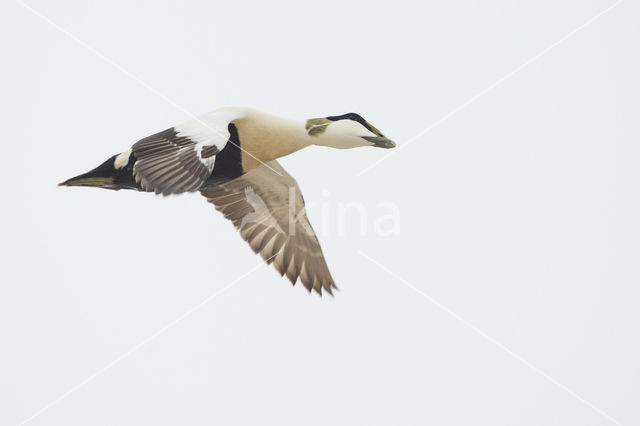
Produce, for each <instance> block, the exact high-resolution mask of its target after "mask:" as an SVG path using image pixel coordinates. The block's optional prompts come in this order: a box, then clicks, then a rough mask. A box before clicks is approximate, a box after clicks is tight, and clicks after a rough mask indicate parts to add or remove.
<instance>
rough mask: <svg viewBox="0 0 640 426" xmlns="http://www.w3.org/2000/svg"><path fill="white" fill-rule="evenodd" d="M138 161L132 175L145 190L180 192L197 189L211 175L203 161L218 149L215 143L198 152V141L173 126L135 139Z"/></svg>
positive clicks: (165, 193)
mask: <svg viewBox="0 0 640 426" xmlns="http://www.w3.org/2000/svg"><path fill="white" fill-rule="evenodd" d="M132 150H133V154H134V155H135V157H136V162H135V164H134V166H133V175H134V177H135V179H136V182H139V183H140V186H142V189H144V190H145V191H153V192H155V193H156V194H163V195H169V194H177V193H180V192H189V191H195V190H197V189H198V188H200V187H201V186H202V184H203V183H204V182H205V181H206V180H207V178H208V177H209V175H211V169H210V168H209V167H207V166H206V165H205V164H204V163H203V162H202V160H201V158H202V157H201V156H202V152H204V151H205V150H206V154H207V156H208V157H211V156H213V155H215V154H214V153H217V152H218V149H217V147H215V145H211V146H205V147H204V148H203V149H202V150H201V152H197V151H196V143H195V142H194V141H192V140H191V139H189V138H188V137H185V136H178V134H177V133H176V132H175V130H173V128H171V129H168V130H165V131H163V132H160V133H157V134H155V135H151V136H149V137H146V138H144V139H141V140H140V141H138V142H136V143H135V144H134V145H133V147H132Z"/></svg>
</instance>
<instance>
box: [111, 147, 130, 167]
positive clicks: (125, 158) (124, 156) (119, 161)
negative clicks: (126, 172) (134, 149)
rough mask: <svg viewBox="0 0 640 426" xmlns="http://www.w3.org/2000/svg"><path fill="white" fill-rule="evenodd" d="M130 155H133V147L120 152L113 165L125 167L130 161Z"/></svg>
mask: <svg viewBox="0 0 640 426" xmlns="http://www.w3.org/2000/svg"><path fill="white" fill-rule="evenodd" d="M130 156H131V148H129V149H128V150H126V151H125V152H123V153H120V154H118V156H117V157H116V159H115V160H114V161H113V167H115V168H116V169H121V168H123V167H124V166H126V165H127V163H128V162H129V157H130Z"/></svg>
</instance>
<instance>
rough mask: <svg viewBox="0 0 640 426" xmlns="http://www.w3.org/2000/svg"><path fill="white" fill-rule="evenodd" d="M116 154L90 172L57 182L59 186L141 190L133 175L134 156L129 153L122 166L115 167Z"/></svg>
mask: <svg viewBox="0 0 640 426" xmlns="http://www.w3.org/2000/svg"><path fill="white" fill-rule="evenodd" d="M116 157H118V155H114V156H113V157H111V158H109V159H108V160H107V161H105V162H104V163H102V164H100V165H99V166H98V167H96V168H95V169H93V170H91V171H90V172H87V173H83V174H81V175H78V176H76V177H72V178H71V179H67V180H66V181H64V182H62V183H60V184H58V185H59V186H93V187H98V188H105V189H115V190H118V189H137V190H138V191H142V188H141V187H140V185H139V184H138V183H137V182H136V180H135V178H134V177H133V164H134V163H135V156H134V155H133V154H130V155H129V161H128V163H127V164H125V165H124V166H122V167H120V168H119V169H116V167H115V161H116Z"/></svg>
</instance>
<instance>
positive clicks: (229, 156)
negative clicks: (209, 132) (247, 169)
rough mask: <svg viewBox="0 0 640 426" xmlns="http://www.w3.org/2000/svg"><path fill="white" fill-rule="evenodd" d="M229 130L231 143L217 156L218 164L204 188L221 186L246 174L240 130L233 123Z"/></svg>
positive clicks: (230, 124)
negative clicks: (243, 165) (243, 168)
mask: <svg viewBox="0 0 640 426" xmlns="http://www.w3.org/2000/svg"><path fill="white" fill-rule="evenodd" d="M227 128H228V130H229V141H228V142H227V144H226V145H225V147H224V148H223V149H222V151H220V152H219V153H218V154H217V155H216V164H215V166H214V167H213V172H211V176H210V177H209V179H207V181H206V182H205V184H204V185H203V186H204V187H211V186H215V185H219V184H220V183H223V182H227V181H229V180H231V179H235V178H237V177H238V176H241V175H242V174H243V173H244V170H242V150H241V148H240V138H239V136H238V129H237V128H236V126H235V124H233V123H229V126H228V127H227Z"/></svg>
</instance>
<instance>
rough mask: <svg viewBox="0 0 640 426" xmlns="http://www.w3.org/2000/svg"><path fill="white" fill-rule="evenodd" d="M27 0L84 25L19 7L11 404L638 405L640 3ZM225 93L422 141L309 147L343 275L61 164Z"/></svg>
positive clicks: (503, 412) (171, 411) (80, 160)
mask: <svg viewBox="0 0 640 426" xmlns="http://www.w3.org/2000/svg"><path fill="white" fill-rule="evenodd" d="M28 4H29V5H30V6H31V7H32V8H33V9H35V11H37V13H40V14H42V15H44V16H45V17H47V18H48V19H50V20H51V21H52V22H54V23H55V25H57V26H59V28H60V29H62V30H63V31H67V32H68V33H69V34H71V35H72V36H70V35H69V34H65V33H64V32H62V31H61V30H60V29H56V28H55V27H54V26H53V25H52V24H50V23H48V22H47V21H46V20H45V19H43V18H42V17H39V16H37V15H36V14H35V13H34V12H32V11H30V10H29V9H27V8H25V7H23V6H21V5H20V4H19V3H16V2H13V1H7V2H3V4H2V6H1V10H0V20H1V22H2V25H1V26H0V28H1V29H0V31H1V34H0V35H1V39H2V40H3V42H2V82H1V83H0V84H1V85H2V102H1V103H0V108H2V111H1V116H2V120H3V126H2V127H3V133H4V138H3V145H2V146H3V147H4V151H3V162H2V163H3V164H2V167H1V168H0V170H1V171H2V183H3V208H2V221H1V223H2V229H1V232H2V234H1V235H2V252H3V253H2V257H1V258H2V280H1V283H0V342H2V343H1V345H2V346H1V350H0V424H2V425H17V424H20V423H21V422H24V421H25V420H29V422H28V423H27V424H30V425H65V426H70V425H141V424H153V425H176V424H188V425H212V424H216V425H217V424H219V425H257V424H278V425H354V424H363V425H364V424H366V425H389V424H401V425H425V424H429V425H490V426H497V425H505V426H507V425H509V426H510V425H581V426H589V425H614V424H616V422H619V424H622V425H625V426H626V425H634V424H640V409H639V407H638V401H639V400H640V388H639V386H638V382H639V381H640V365H639V364H638V360H639V359H640V345H639V342H638V337H639V336H640V334H639V332H640V310H639V309H638V299H639V297H640V291H639V289H638V286H639V284H640V279H639V278H640V273H639V272H638V257H639V255H640V250H639V245H638V239H639V237H640V227H639V221H638V217H640V199H639V198H640V195H639V194H640V193H639V191H638V183H639V182H640V170H639V167H638V164H639V162H640V148H639V146H638V143H639V142H640V119H639V117H640V78H639V76H640V58H639V56H638V52H639V46H638V45H639V41H640V26H638V22H640V5H639V4H638V3H637V2H635V1H631V0H628V1H625V2H622V3H619V4H617V5H616V6H615V7H614V8H612V9H610V10H608V11H607V12H606V13H605V14H603V15H602V16H600V17H599V18H597V19H596V20H594V21H592V22H591V21H590V20H591V19H592V18H594V17H595V16H596V15H598V14H599V13H600V12H601V11H603V10H605V9H607V8H609V7H610V6H612V5H614V4H616V3H615V2H614V1H611V0H607V1H605V0H597V1H591V0H589V1H584V0H583V1H563V2H557V1H547V0H544V1H540V0H536V1H515V2H511V1H483V2H476V1H471V0H468V1H453V2H452V1H444V0H441V1H427V2H413V1H412V2H404V1H394V2H386V1H385V2H372V1H366V2H348V3H342V2H337V1H335V2H334V1H322V2H313V3H308V4H304V5H303V4H300V3H298V2H293V1H291V2H274V3H271V2H270V3H262V2H232V1H227V2H209V1H202V2H195V1H194V2H156V1H142V2H125V1H109V2H79V1H74V2H68V1H60V2H47V1H43V0H31V1H28ZM585 22H590V25H588V26H586V27H584V28H582V29H580V30H579V31H577V32H575V33H573V34H572V36H571V37H570V38H568V39H565V40H564V41H563V42H562V43H560V44H558V45H556V46H555V47H553V48H552V49H550V50H545V49H547V48H549V47H550V46H552V45H554V43H556V42H558V41H559V40H562V39H563V37H565V36H566V35H567V34H570V33H572V31H574V30H575V29H577V28H579V27H581V26H582V25H583V24H584V23H585ZM74 38H75V39H74ZM88 47H89V48H88ZM91 49H95V51H92V50H91ZM96 52H98V53H96ZM540 52H545V53H544V54H543V55H542V56H540V57H537V58H536V55H538V54H539V53H540ZM101 55H103V57H101ZM532 58H535V60H533V61H530V59H532ZM110 62H112V63H110ZM522 64H526V65H525V66H524V67H521V65H522ZM514 70H516V71H517V72H516V73H515V74H511V73H512V71H514ZM132 76H133V77H132ZM505 76H507V77H508V78H507V79H506V80H501V79H502V78H503V77H505ZM137 79H138V80H139V81H138V80H137ZM499 81H500V84H498V85H497V86H495V87H494V88H492V89H491V90H485V89H488V88H491V87H492V85H494V83H496V82H499ZM149 88H152V90H149ZM479 93H480V94H481V96H480V97H478V98H475V99H474V96H475V95H477V94H479ZM167 99H168V100H169V101H168V100H167ZM470 100H473V102H471V103H470V104H467V102H468V101H470ZM226 105H244V106H251V107H256V108H260V109H263V110H266V111H269V112H272V113H275V114H278V115H282V116H285V117H292V118H309V117H319V116H326V115H335V114H342V113H346V112H350V111H355V112H358V113H360V114H362V115H363V116H364V117H365V118H367V119H368V120H369V121H370V122H371V123H373V124H374V125H375V126H377V127H378V128H379V129H381V130H382V131H383V132H384V133H385V134H387V135H388V136H389V137H391V138H393V139H394V140H396V142H397V143H398V145H399V146H400V148H399V149H397V150H396V152H394V154H393V155H391V156H389V157H388V158H387V159H385V160H384V161H382V162H381V163H379V164H378V165H377V166H376V167H374V168H372V169H371V170H369V171H368V172H367V173H365V174H362V175H361V176H357V175H358V173H359V172H360V171H361V170H362V169H364V168H366V167H368V166H370V165H371V164H372V163H374V162H376V161H378V160H379V159H381V158H382V157H385V156H387V155H388V154H389V153H390V152H391V151H385V150H378V149H356V150H351V151H336V150H332V149H329V148H319V147H314V148H310V149H306V150H304V151H301V152H299V153H296V154H294V155H292V156H290V157H288V158H286V159H285V160H284V161H282V163H283V165H284V166H285V167H286V168H287V169H288V170H289V172H290V173H291V174H292V175H294V176H295V177H296V179H297V180H298V182H299V184H300V186H301V187H302V190H303V194H304V196H305V199H306V200H307V202H308V203H309V204H315V205H316V207H313V206H312V207H311V208H310V209H309V216H310V219H311V222H312V223H313V225H314V227H315V228H316V230H317V232H318V234H319V235H320V241H321V244H322V247H323V249H324V252H325V254H326V258H327V261H328V263H329V266H330V268H331V271H332V273H333V276H334V278H335V279H336V283H337V285H338V286H339V287H340V292H338V293H337V295H336V297H335V298H331V297H323V298H319V297H317V295H315V294H312V295H308V294H307V293H306V291H304V289H303V288H302V287H301V286H296V287H292V286H291V285H290V284H289V283H288V281H286V279H282V278H280V277H279V275H278V274H277V273H276V272H275V271H274V270H273V268H272V267H266V266H262V264H261V261H260V258H259V257H257V256H255V255H254V254H253V253H252V252H251V250H250V249H249V248H248V246H247V245H246V243H244V242H243V241H242V240H241V239H240V237H239V236H238V235H237V233H236V231H235V230H234V228H233V226H232V225H231V224H230V223H229V222H227V221H226V220H225V219H224V218H223V217H222V215H220V214H219V213H218V212H216V211H215V210H214V208H213V207H212V206H211V205H209V204H208V203H206V202H205V200H204V199H202V197H200V196H199V195H197V194H187V195H182V196H177V197H170V198H166V199H161V198H159V197H154V196H153V195H151V194H142V193H136V192H125V191H119V192H112V191H104V190H98V189H86V188H58V187H57V186H56V184H57V183H58V182H60V181H62V180H64V179H66V178H68V177H71V176H73V175H76V174H78V173H81V172H84V171H87V170H89V169H91V168H93V167H95V166H97V165H98V164H100V163H101V162H102V161H104V160H105V159H106V158H107V157H109V156H111V155H113V154H115V153H118V152H120V151H123V150H124V149H126V148H128V147H129V146H130V145H131V144H132V143H134V142H135V141H136V140H138V139H140V138H142V137H144V136H147V135H149V134H152V133H155V132H157V131H160V130H163V129H166V128H167V127H171V126H173V125H174V124H178V123H180V122H182V121H185V120H186V119H188V118H189V116H188V113H187V112H185V111H190V112H193V113H198V114H200V113H204V112H207V111H210V110H213V109H215V108H218V107H221V106H226ZM463 105H466V106H465V107H464V108H462V109H460V108H459V107H461V106H463ZM451 111H455V113H454V114H452V115H448V114H449V113H450V112H451ZM443 117H448V118H447V119H446V120H445V121H441V119H442V118H443ZM433 123H440V124H438V125H437V126H435V127H433V128H432V129H431V130H430V131H429V132H428V133H426V134H424V135H423V136H422V137H420V138H418V139H416V140H415V141H413V142H411V143H407V141H408V140H409V139H411V138H412V137H413V136H415V135H416V134H418V133H420V132H421V131H423V129H425V128H427V127H428V126H430V125H432V124H433ZM348 202H358V203H362V205H363V206H365V208H366V211H367V215H368V217H369V218H370V220H369V222H368V223H367V229H368V231H367V232H366V235H364V236H363V235H360V228H359V227H360V224H359V221H358V217H357V215H356V214H355V213H354V214H352V215H350V216H349V217H348V218H347V230H346V232H345V233H342V234H341V233H340V232H339V230H338V227H337V224H336V216H337V211H338V206H339V205H340V204H344V203H348ZM384 202H391V203H394V204H395V205H397V206H398V209H399V211H400V217H399V221H400V231H399V233H398V234H397V235H393V236H387V237H383V236H379V235H376V234H375V233H374V232H373V222H372V220H373V218H375V217H376V215H378V214H379V212H380V209H379V207H377V205H378V204H379V203H384ZM323 203H324V204H323ZM320 205H324V206H325V207H326V209H327V210H328V211H329V217H328V219H326V220H325V218H323V217H322V216H323V215H322V210H321V209H320ZM325 222H326V223H325ZM324 225H326V226H324ZM363 254H364V255H366V256H369V257H370V258H371V259H374V260H375V262H378V263H379V264H380V265H382V267H379V266H378V265H376V264H374V263H372V261H370V260H368V259H367V258H365V257H364V256H363ZM252 270H253V271H252ZM250 271H252V272H250ZM389 271H390V272H389ZM247 272H250V273H249V274H248V275H246V274H247ZM243 275H245V276H244V277H243V278H241V279H240V280H238V279H239V278H240V277H241V276H243ZM398 277H400V278H398ZM231 283H235V284H234V285H233V286H231V287H228V286H229V284H231ZM410 286H413V287H415V289H417V290H418V291H415V290H413V289H412V288H410ZM225 288H227V289H226V291H224V292H222V293H219V294H218V292H220V291H221V290H222V289H225ZM420 292H421V293H420ZM212 294H218V295H217V296H216V297H214V298H210V299H207V298H208V297H209V296H210V295H212ZM430 298H431V299H430ZM207 300H208V302H207V303H205V304H204V305H200V304H201V303H202V302H203V301H207ZM198 306H200V307H199V309H197V310H196V311H192V309H193V308H194V307H198ZM186 312H192V313H191V314H190V315H188V316H186V317H184V318H183V319H182V320H181V321H179V322H177V323H175V324H174V321H175V320H176V319H179V318H182V316H183V314H185V313H186ZM171 324H173V325H172V326H171V327H169V328H165V329H163V327H166V326H167V325H171ZM163 330H164V331H163ZM160 331H163V332H162V333H160V334H158V332H160ZM132 349H133V350H132ZM68 391H71V392H70V393H68ZM43 409H44V411H43ZM34 415H36V417H33V416H34Z"/></svg>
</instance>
